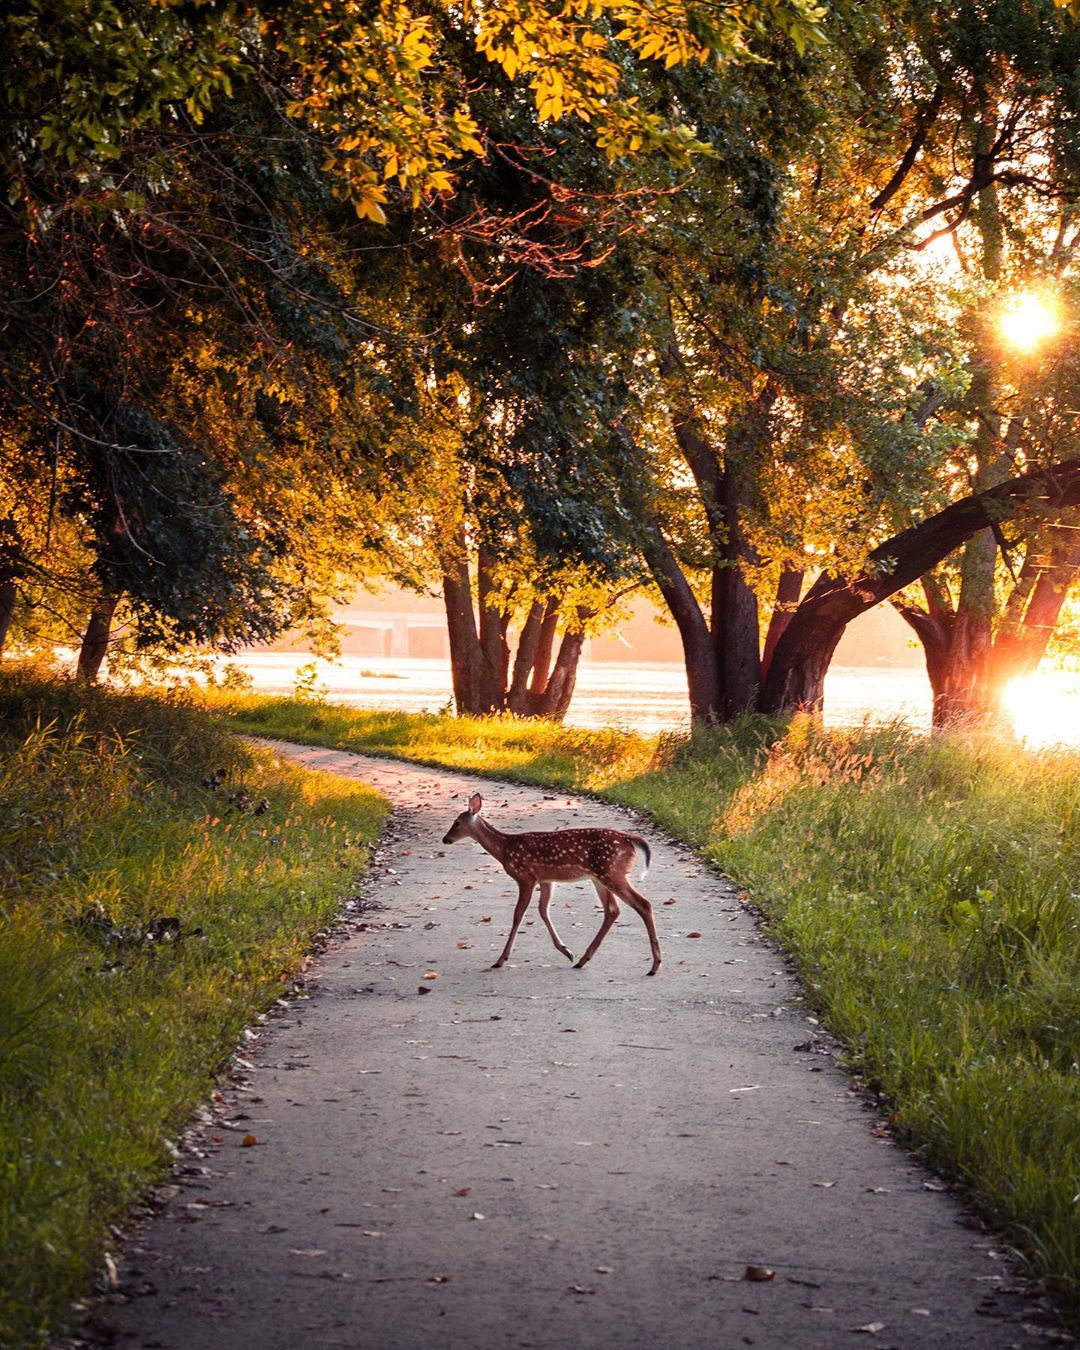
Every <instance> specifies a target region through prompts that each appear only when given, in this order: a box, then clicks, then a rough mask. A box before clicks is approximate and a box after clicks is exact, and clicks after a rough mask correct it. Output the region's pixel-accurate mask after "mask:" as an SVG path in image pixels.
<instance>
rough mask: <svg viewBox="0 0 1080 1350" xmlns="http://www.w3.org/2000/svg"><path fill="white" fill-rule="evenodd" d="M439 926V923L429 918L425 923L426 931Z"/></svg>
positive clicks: (428, 931)
mask: <svg viewBox="0 0 1080 1350" xmlns="http://www.w3.org/2000/svg"><path fill="white" fill-rule="evenodd" d="M438 926H439V925H438V924H437V923H432V922H431V920H430V919H429V920H428V921H427V923H426V924H424V932H425V933H430V932H431V930H432V929H433V928H438Z"/></svg>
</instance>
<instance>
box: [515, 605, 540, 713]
mask: <svg viewBox="0 0 1080 1350" xmlns="http://www.w3.org/2000/svg"><path fill="white" fill-rule="evenodd" d="M544 611H545V606H544V605H542V604H540V602H539V601H537V602H536V604H534V605H533V606H532V607H531V608H530V610H529V613H528V615H527V616H526V618H525V622H524V624H523V625H522V628H521V632H520V633H519V634H518V645H517V651H516V652H515V653H514V673H513V676H512V678H511V680H510V691H509V693H508V694H507V697H506V706H507V707H508V708H509V709H510V711H511V712H512V713H513V714H514V715H515V716H516V717H524V716H525V715H526V714H527V713H528V712H529V676H530V675H531V674H532V673H533V667H534V665H535V664H536V658H537V654H538V652H539V650H540V630H541V628H542V627H543V623H544Z"/></svg>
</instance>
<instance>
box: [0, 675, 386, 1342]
mask: <svg viewBox="0 0 1080 1350" xmlns="http://www.w3.org/2000/svg"><path fill="white" fill-rule="evenodd" d="M222 768H224V769H226V770H227V776H226V784H225V786H224V788H223V789H220V790H214V789H212V788H207V787H205V786H203V785H202V784H203V781H204V780H205V779H207V778H208V777H210V776H212V775H213V774H214V772H215V771H216V770H217V769H222ZM241 787H243V788H246V789H247V790H248V792H249V793H251V794H252V795H253V796H256V797H258V796H265V797H266V799H267V801H268V803H269V806H268V809H267V810H266V811H265V812H263V813H262V814H260V815H258V816H255V815H252V814H246V813H245V812H243V811H242V810H240V809H235V808H232V807H230V806H229V804H228V802H227V801H226V797H227V796H229V795H232V794H233V793H234V792H235V791H236V790H238V789H239V788H241ZM385 810H386V806H385V803H384V802H383V801H382V800H381V799H380V798H379V797H377V796H376V795H375V794H374V793H373V792H371V791H370V790H368V789H367V788H364V787H361V786H359V785H357V784H353V783H345V782H343V781H342V780H340V779H332V778H328V777H326V776H323V775H319V774H313V773H299V772H296V771H295V770H283V769H281V768H279V767H277V766H276V765H273V764H272V763H271V762H270V761H269V760H268V759H267V758H266V757H264V756H261V755H257V754H254V753H252V752H250V751H249V750H247V749H246V748H245V747H244V746H243V745H242V743H241V742H239V741H238V740H237V739H236V738H234V737H233V736H231V735H229V734H227V732H225V731H224V730H223V729H222V728H221V727H220V726H218V725H216V724H215V723H214V722H213V721H212V720H211V719H210V718H209V717H208V716H207V715H206V713H205V712H203V711H200V710H199V709H198V708H197V707H196V706H195V705H194V704H193V703H191V702H190V700H188V699H187V698H185V697H183V696H180V695H173V696H170V697H162V696H160V695H154V696H151V695H138V696H136V695H123V696H120V695H116V694H110V693H106V692H104V691H101V690H87V689H86V688H84V687H79V686H76V685H74V684H72V683H68V682H64V681H60V682H57V681H55V680H52V679H47V678H43V677H41V676H39V675H37V674H34V673H30V672H25V671H20V670H18V669H14V670H9V671H6V672H5V673H4V674H3V675H2V677H0V971H2V973H3V978H2V979H0V1107H2V1112H3V1119H4V1122H5V1128H4V1131H3V1133H2V1136H0V1341H2V1342H3V1343H4V1344H5V1345H20V1346H29V1345H36V1344H39V1343H41V1344H44V1343H45V1342H46V1340H47V1339H49V1338H50V1336H51V1335H55V1333H56V1332H57V1331H58V1330H59V1329H60V1328H61V1327H62V1326H63V1324H64V1322H65V1321H66V1319H67V1318H68V1317H69V1316H70V1302H71V1300H72V1299H73V1298H76V1297H78V1296H80V1295H81V1294H82V1293H83V1292H84V1290H85V1289H86V1287H87V1285H88V1284H89V1281H90V1277H91V1275H92V1274H93V1272H94V1271H95V1269H97V1267H98V1265H99V1263H100V1253H101V1247H102V1244H103V1242H104V1241H105V1240H106V1237H107V1232H108V1226H109V1225H110V1224H113V1223H116V1222H119V1221H120V1220H121V1219H122V1217H123V1216H124V1215H125V1213H126V1212H127V1211H128V1210H129V1209H130V1207H131V1205H132V1204H133V1203H134V1202H135V1201H136V1200H137V1199H138V1198H139V1197H140V1196H141V1194H142V1193H143V1192H144V1191H145V1190H146V1188H147V1187H148V1186H149V1185H150V1184H151V1183H152V1182H153V1181H154V1180H155V1179H156V1178H157V1177H159V1176H160V1175H161V1174H162V1173H163V1172H164V1170H165V1168H166V1166H167V1163H168V1149H169V1143H168V1141H169V1139H170V1138H171V1136H172V1135H174V1134H175V1133H176V1132H177V1131H178V1130H179V1129H180V1128H181V1127H182V1126H183V1124H184V1122H185V1121H186V1120H187V1119H188V1118H189V1117H190V1113H191V1111H192V1109H193V1107H194V1106H195V1105H196V1104H197V1103H198V1102H199V1101H200V1099H201V1098H203V1097H204V1096H205V1095H206V1094H207V1092H208V1091H209V1089H210V1086H211V1083H212V1080H213V1077H214V1075H215V1073H216V1072H217V1070H218V1068H219V1066H220V1064H221V1063H222V1061H223V1059H224V1058H225V1057H226V1056H227V1055H228V1054H229V1053H230V1051H231V1049H232V1047H233V1045H234V1043H235V1041H236V1038H237V1036H238V1034H239V1032H240V1030H241V1028H242V1027H243V1026H244V1025H245V1023H247V1022H249V1021H251V1020H252V1019H253V1018H254V1017H255V1015H256V1014H257V1013H258V1012H259V1010H260V1009H262V1008H265V1007H266V1006H267V1005H268V1004H269V1003H270V1002H272V1000H273V999H274V998H276V997H278V996H279V995H280V994H281V993H282V992H284V991H285V990H286V989H287V988H288V984H289V981H290V979H291V975H292V973H293V971H294V970H295V969H296V967H297V965H298V963H299V962H300V961H301V959H302V957H303V955H304V952H305V950H306V948H307V946H308V944H309V942H310V940H311V937H312V935H313V934H314V932H315V931H316V930H317V929H319V928H320V927H321V926H323V925H324V924H325V923H326V922H327V921H328V920H329V919H330V917H331V916H332V915H333V913H334V911H335V909H336V907H337V904H338V902H339V899H340V897H341V895H342V894H343V892H345V891H346V890H347V888H349V887H350V886H351V884H352V882H353V878H354V877H355V875H356V874H357V873H358V872H359V871H362V870H363V867H364V863H365V860H366V856H367V848H368V846H369V844H370V843H371V841H372V840H373V838H374V836H375V835H376V834H377V832H378V830H379V828H380V826H381V823H382V820H383V818H384V815H385ZM169 918H176V919H178V920H179V927H178V929H175V928H171V927H170V925H169V924H168V923H161V922H158V923H157V925H156V926H155V920H159V921H160V920H162V919H169ZM148 934H149V936H148Z"/></svg>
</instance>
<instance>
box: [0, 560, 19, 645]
mask: <svg viewBox="0 0 1080 1350" xmlns="http://www.w3.org/2000/svg"><path fill="white" fill-rule="evenodd" d="M18 593H19V592H18V588H17V587H16V585H15V578H14V577H7V578H6V579H5V580H3V581H0V656H3V654H4V647H5V645H6V643H7V635H8V632H9V631H10V629H11V620H12V619H13V618H14V617H15V601H16V599H17V598H18Z"/></svg>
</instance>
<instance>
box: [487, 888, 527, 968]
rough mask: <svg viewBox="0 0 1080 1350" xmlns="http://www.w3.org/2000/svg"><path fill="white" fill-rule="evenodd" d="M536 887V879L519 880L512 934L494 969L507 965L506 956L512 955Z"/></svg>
mask: <svg viewBox="0 0 1080 1350" xmlns="http://www.w3.org/2000/svg"><path fill="white" fill-rule="evenodd" d="M535 889H536V882H535V881H519V882H518V898H517V904H516V905H515V906H514V922H513V923H512V924H511V926H510V936H509V937H508V938H507V939H506V946H505V947H504V948H503V949H502V955H501V956H500V957H499V959H498V960H497V961H496V962H495V964H494V965H493V966H492V967H491V969H492V970H499V969H500V968H501V967H502V966H504V965H506V958H507V957H508V956H509V955H510V948H511V947H512V946H513V945H514V939H515V938H516V937H517V931H518V929H519V928H520V927H521V921H522V919H523V918H524V917H525V911H526V910H527V909H528V908H529V901H530V900H531V899H532V893H533V891H534V890H535Z"/></svg>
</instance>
